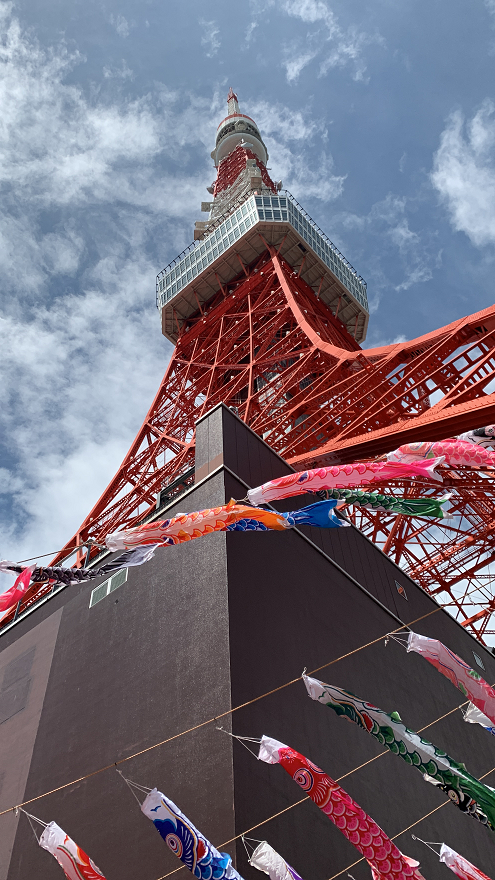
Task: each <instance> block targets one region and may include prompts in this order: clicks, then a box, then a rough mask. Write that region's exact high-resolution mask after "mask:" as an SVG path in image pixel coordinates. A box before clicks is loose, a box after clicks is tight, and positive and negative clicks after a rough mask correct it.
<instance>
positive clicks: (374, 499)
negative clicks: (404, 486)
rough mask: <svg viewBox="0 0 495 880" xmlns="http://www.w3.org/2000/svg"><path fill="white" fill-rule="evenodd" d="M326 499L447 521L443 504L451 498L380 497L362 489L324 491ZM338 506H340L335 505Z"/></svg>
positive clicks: (371, 508)
mask: <svg viewBox="0 0 495 880" xmlns="http://www.w3.org/2000/svg"><path fill="white" fill-rule="evenodd" d="M323 492H324V494H326V496H327V498H335V499H336V500H337V501H340V502H344V503H345V504H357V505H358V507H367V508H368V510H384V511H386V512H387V513H402V514H405V516H433V517H436V518H437V519H447V518H448V516H449V514H448V513H447V512H446V510H445V509H444V504H446V503H447V501H448V500H449V499H450V498H451V497H452V495H451V493H450V492H449V493H448V494H447V495H443V496H442V497H441V498H430V497H424V498H404V497H401V496H395V495H381V494H380V493H379V492H365V491H363V490H362V489H326V490H323ZM337 506H340V505H337Z"/></svg>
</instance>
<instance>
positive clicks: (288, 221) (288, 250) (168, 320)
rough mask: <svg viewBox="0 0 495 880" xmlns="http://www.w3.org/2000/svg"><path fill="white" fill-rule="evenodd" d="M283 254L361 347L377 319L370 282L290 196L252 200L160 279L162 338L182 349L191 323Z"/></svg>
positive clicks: (236, 208) (240, 205)
mask: <svg viewBox="0 0 495 880" xmlns="http://www.w3.org/2000/svg"><path fill="white" fill-rule="evenodd" d="M267 243H268V244H269V245H272V246H274V247H276V248H277V250H278V252H279V254H280V256H281V257H282V258H283V259H284V260H285V261H286V262H287V263H288V264H289V265H290V266H291V267H292V268H293V269H294V270H297V272H298V274H299V275H300V277H301V278H302V279H303V280H304V281H305V282H306V283H307V284H308V285H309V286H310V287H311V288H313V290H314V291H315V296H318V297H319V298H320V299H321V300H322V301H323V302H324V303H326V305H327V306H328V307H329V308H330V310H331V311H332V313H333V314H334V315H338V318H339V320H340V321H341V322H342V323H343V324H344V326H345V327H346V329H347V331H348V332H349V333H350V335H351V336H352V337H353V338H354V339H355V340H356V341H357V342H359V343H361V342H363V341H364V339H365V337H366V330H367V327H368V320H369V308H368V298H367V292H366V282H365V281H364V279H363V278H362V277H361V276H360V275H358V273H357V272H356V271H355V269H353V267H352V266H351V264H350V263H349V261H348V260H346V258H345V257H344V256H343V255H342V254H341V253H340V251H339V250H338V248H337V247H336V246H335V245H334V244H333V243H332V242H331V241H330V239H329V238H328V237H327V236H326V235H325V233H324V232H322V231H321V229H320V228H319V227H318V226H317V224H316V223H315V222H314V221H313V220H312V219H311V217H309V215H308V214H307V213H306V211H304V209H303V208H302V207H301V206H300V205H299V204H298V202H297V201H296V200H295V199H294V197H293V196H292V195H291V194H290V193H289V192H287V191H285V192H281V193H280V194H279V195H266V194H263V195H253V194H248V195H247V196H245V197H244V198H243V199H242V200H240V201H239V202H238V203H237V204H234V205H232V207H231V208H230V209H229V211H228V213H227V214H225V215H224V216H222V217H219V218H218V219H217V221H216V222H215V223H214V224H212V225H211V226H210V227H209V229H208V234H207V235H206V236H205V238H204V239H203V240H202V241H196V242H194V243H193V244H191V245H190V246H189V247H188V248H186V249H185V250H184V251H183V252H182V253H181V254H179V256H178V257H176V258H175V260H173V261H172V262H171V263H169V265H168V266H166V267H165V269H163V270H162V271H161V272H160V274H159V275H158V276H157V281H156V297H157V308H159V309H160V310H161V313H162V332H163V334H164V336H166V337H167V339H169V340H170V341H171V342H173V343H174V344H175V343H176V342H177V338H178V335H179V331H180V328H181V326H182V325H183V323H184V322H185V321H186V320H187V319H188V318H189V317H190V316H191V315H192V314H194V313H195V312H197V311H198V309H199V306H200V305H201V306H202V305H203V304H204V303H207V302H208V300H210V299H211V298H212V297H213V296H214V295H215V294H216V293H218V291H219V290H220V289H221V286H223V285H225V284H228V283H229V282H230V281H232V280H233V279H234V278H235V277H237V276H238V275H239V272H240V271H242V264H245V265H246V266H249V264H250V263H252V262H253V261H254V260H255V259H257V257H258V256H260V254H262V253H263V251H265V250H266V244H267Z"/></svg>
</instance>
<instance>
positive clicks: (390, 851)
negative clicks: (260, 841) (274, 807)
mask: <svg viewBox="0 0 495 880" xmlns="http://www.w3.org/2000/svg"><path fill="white" fill-rule="evenodd" d="M258 759H259V760H260V761H265V762H266V763H267V764H281V765H282V767H283V768H284V770H285V771H286V772H287V773H288V774H289V776H292V779H294V781H295V782H297V784H298V785H299V786H300V787H301V788H302V790H303V791H304V792H306V794H307V795H309V797H310V798H311V800H312V801H314V803H315V804H316V805H317V806H318V807H319V808H320V810H322V811H323V812H324V813H325V815H326V816H328V818H329V819H330V821H331V822H333V823H334V825H336V826H337V828H338V829H339V830H340V831H342V834H344V836H345V837H347V839H348V840H349V841H350V842H351V843H352V844H353V846H355V847H356V849H357V850H358V852H360V853H361V855H363V856H364V858H365V859H366V860H367V861H368V863H369V864H370V865H371V867H372V869H374V870H375V872H376V876H377V877H379V878H380V880H408V878H415V880H421V874H420V873H419V872H418V871H417V870H416V868H414V867H413V866H412V865H411V864H409V861H408V860H407V859H406V858H405V857H404V856H403V855H402V853H401V852H400V850H398V849H397V847H396V846H395V844H394V843H393V842H392V841H391V840H390V838H389V837H387V835H386V834H385V832H384V831H382V829H381V828H380V827H379V825H377V824H376V822H375V821H374V820H373V819H372V818H371V816H368V815H367V814H366V813H365V812H364V810H362V809H361V807H360V806H359V804H357V803H356V801H354V800H353V799H352V798H351V796H350V795H348V794H347V792H345V791H344V789H343V788H341V787H340V785H338V784H337V783H336V782H334V780H333V779H331V778H330V777H329V776H327V774H326V773H325V772H324V771H323V770H320V768H319V767H317V766H316V764H313V762H312V761H309V760H308V758H305V757H304V755H301V754H300V753H299V752H296V751H294V749H291V748H290V747H289V746H287V745H284V743H281V742H278V741H277V740H275V739H271V737H269V736H263V737H262V739H261V743H260V750H259V754H258Z"/></svg>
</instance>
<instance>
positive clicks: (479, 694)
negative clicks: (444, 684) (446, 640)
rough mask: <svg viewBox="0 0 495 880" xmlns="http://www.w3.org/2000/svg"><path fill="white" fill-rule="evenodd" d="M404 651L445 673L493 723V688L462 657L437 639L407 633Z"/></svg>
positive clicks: (494, 712) (494, 705)
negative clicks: (416, 655)
mask: <svg viewBox="0 0 495 880" xmlns="http://www.w3.org/2000/svg"><path fill="white" fill-rule="evenodd" d="M407 651H408V653H409V651H415V653H416V654H421V656H422V657H424V658H425V660H428V662H429V663H431V664H432V666H434V667H435V669H438V671H439V672H441V673H442V675H445V677H446V678H448V679H449V681H451V682H452V684H453V685H455V686H456V688H458V689H459V690H460V692H461V694H464V696H465V697H468V698H469V699H470V700H471V702H472V703H473V704H474V705H475V706H476V707H477V708H478V709H479V710H480V712H482V713H483V714H484V715H486V716H487V718H489V720H490V721H491V722H492V724H494V725H495V690H493V688H491V687H490V685H489V684H487V682H486V681H485V680H484V678H482V677H481V675H480V674H479V672H476V670H475V669H471V667H470V666H468V665H467V663H464V660H461V658H460V657H458V656H457V654H454V653H453V651H449V649H448V648H447V647H446V646H445V645H444V644H443V643H442V642H439V641H438V640H437V639H429V638H427V637H426V636H420V635H418V633H414V632H411V633H409V638H408V640H407Z"/></svg>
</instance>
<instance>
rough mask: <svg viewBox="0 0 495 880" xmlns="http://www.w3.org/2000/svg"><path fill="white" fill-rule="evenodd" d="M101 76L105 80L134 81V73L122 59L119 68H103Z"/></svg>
mask: <svg viewBox="0 0 495 880" xmlns="http://www.w3.org/2000/svg"><path fill="white" fill-rule="evenodd" d="M103 76H104V77H105V79H134V73H133V72H132V70H131V68H130V67H128V65H127V63H126V61H125V60H124V59H123V60H122V64H121V65H120V67H104V68H103Z"/></svg>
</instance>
